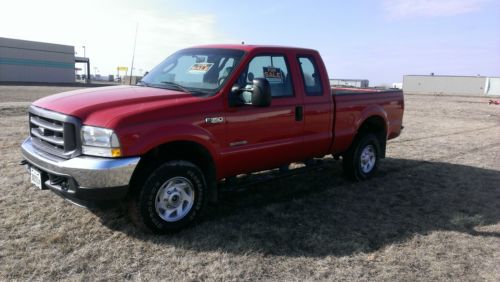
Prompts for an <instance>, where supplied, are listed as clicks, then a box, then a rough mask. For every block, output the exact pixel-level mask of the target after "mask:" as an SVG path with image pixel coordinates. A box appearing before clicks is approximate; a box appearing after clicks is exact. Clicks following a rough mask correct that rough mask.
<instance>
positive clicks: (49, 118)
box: [29, 106, 80, 159]
mask: <svg viewBox="0 0 500 282" xmlns="http://www.w3.org/2000/svg"><path fill="white" fill-rule="evenodd" d="M29 123H30V135H31V139H32V142H33V145H34V146H35V147H37V148H38V149H40V150H42V151H44V152H47V153H49V154H52V155H55V156H58V157H62V158H66V159H69V158H71V157H74V156H76V155H78V154H79V152H80V150H79V147H80V146H79V145H80V144H79V143H80V142H79V129H80V122H79V120H78V119H76V118H74V117H71V116H68V115H63V114H60V113H56V112H52V111H48V110H44V109H42V108H38V107H34V106H31V107H30V110H29Z"/></svg>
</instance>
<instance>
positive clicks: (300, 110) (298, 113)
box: [295, 106, 304, 121]
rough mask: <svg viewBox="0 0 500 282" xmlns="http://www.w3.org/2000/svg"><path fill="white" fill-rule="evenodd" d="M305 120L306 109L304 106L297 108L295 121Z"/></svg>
mask: <svg viewBox="0 0 500 282" xmlns="http://www.w3.org/2000/svg"><path fill="white" fill-rule="evenodd" d="M303 119H304V109H303V108H302V106H297V107H295V120H296V121H302V120H303Z"/></svg>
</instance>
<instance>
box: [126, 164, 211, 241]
mask: <svg viewBox="0 0 500 282" xmlns="http://www.w3.org/2000/svg"><path fill="white" fill-rule="evenodd" d="M176 181H177V182H179V181H180V184H183V185H184V186H185V187H188V186H189V189H190V190H189V191H191V197H192V198H194V200H189V201H187V200H185V199H184V198H183V196H182V195H189V193H187V194H182V193H181V192H179V193H177V190H176V186H175V185H177V184H175V182H176ZM169 183H170V184H172V183H174V184H173V185H170V186H172V187H173V188H168V187H170V186H168V187H167V186H166V185H167V184H169ZM180 184H179V185H180ZM189 184H190V185H189ZM139 185H141V184H139ZM179 187H180V186H179ZM138 188H139V190H138V191H137V193H135V194H134V195H132V197H131V198H130V199H129V208H128V210H129V214H130V217H131V219H132V221H133V222H134V224H135V225H137V226H138V227H139V228H141V229H144V230H146V231H151V232H153V233H169V232H174V231H178V230H180V229H183V228H185V227H187V226H188V225H190V224H191V223H193V222H194V221H195V220H196V219H197V218H199V216H200V214H201V212H202V211H203V209H204V208H205V206H206V203H207V199H208V197H207V184H206V181H205V177H204V175H203V173H202V172H201V170H200V169H199V168H198V167H197V166H196V165H194V164H193V163H191V162H187V161H168V162H166V163H164V164H162V165H161V166H159V167H158V168H157V169H155V170H153V171H152V173H151V174H150V175H149V177H147V178H146V180H145V181H144V182H143V183H142V185H141V187H138ZM174 188H175V189H174ZM172 189H174V192H172V191H170V190H172ZM185 189H187V188H185ZM160 190H161V191H160ZM166 190H169V191H166ZM179 190H182V189H179ZM183 191H184V190H183ZM186 191H187V190H186ZM166 193H168V195H169V199H166V198H165V196H167V194H166ZM172 193H177V194H178V198H179V199H180V200H176V202H177V203H180V204H178V205H177V207H179V206H181V205H182V206H185V207H186V209H185V211H181V212H177V211H174V213H172V214H175V212H177V214H176V215H177V216H180V215H182V214H184V212H185V214H184V215H183V216H182V217H180V218H179V219H177V220H173V219H172V218H168V216H167V209H166V208H167V207H171V210H175V209H176V207H175V206H169V205H168V204H169V203H174V202H173V200H172V199H175V195H173V194H172ZM171 197H173V198H171ZM191 197H186V198H188V199H192V198H191ZM186 203H191V204H187V205H186ZM161 205H165V206H163V208H165V209H162V207H159V206H161ZM188 207H189V208H188ZM162 211H163V212H162ZM165 218H167V219H168V220H166V219H165Z"/></svg>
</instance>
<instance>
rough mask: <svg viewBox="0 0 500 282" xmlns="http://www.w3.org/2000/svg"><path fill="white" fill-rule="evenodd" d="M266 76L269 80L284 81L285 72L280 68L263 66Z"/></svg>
mask: <svg viewBox="0 0 500 282" xmlns="http://www.w3.org/2000/svg"><path fill="white" fill-rule="evenodd" d="M263 72H264V77H265V78H266V79H267V80H268V81H269V82H275V83H277V82H283V72H282V71H281V69H280V68H275V67H263Z"/></svg>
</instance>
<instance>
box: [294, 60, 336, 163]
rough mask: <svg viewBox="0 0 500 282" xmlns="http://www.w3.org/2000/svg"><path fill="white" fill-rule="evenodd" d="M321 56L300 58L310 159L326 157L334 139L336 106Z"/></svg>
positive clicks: (306, 144) (307, 149)
mask: <svg viewBox="0 0 500 282" xmlns="http://www.w3.org/2000/svg"><path fill="white" fill-rule="evenodd" d="M316 58H319V55H316V56H315V55H314V54H304V55H298V56H297V58H296V62H297V63H298V65H299V72H300V75H299V76H300V79H301V80H302V83H300V84H301V87H297V92H300V94H301V96H303V97H304V100H303V104H304V134H303V137H304V148H303V152H304V154H305V156H308V157H313V156H316V157H322V156H324V155H326V154H327V153H328V151H329V148H330V146H331V144H332V140H333V130H332V128H333V118H334V114H333V111H334V106H333V99H332V95H331V90H330V84H329V81H328V78H327V77H325V76H326V75H324V74H326V70H325V69H324V66H323V65H322V64H321V62H322V61H321V60H320V59H316Z"/></svg>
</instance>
